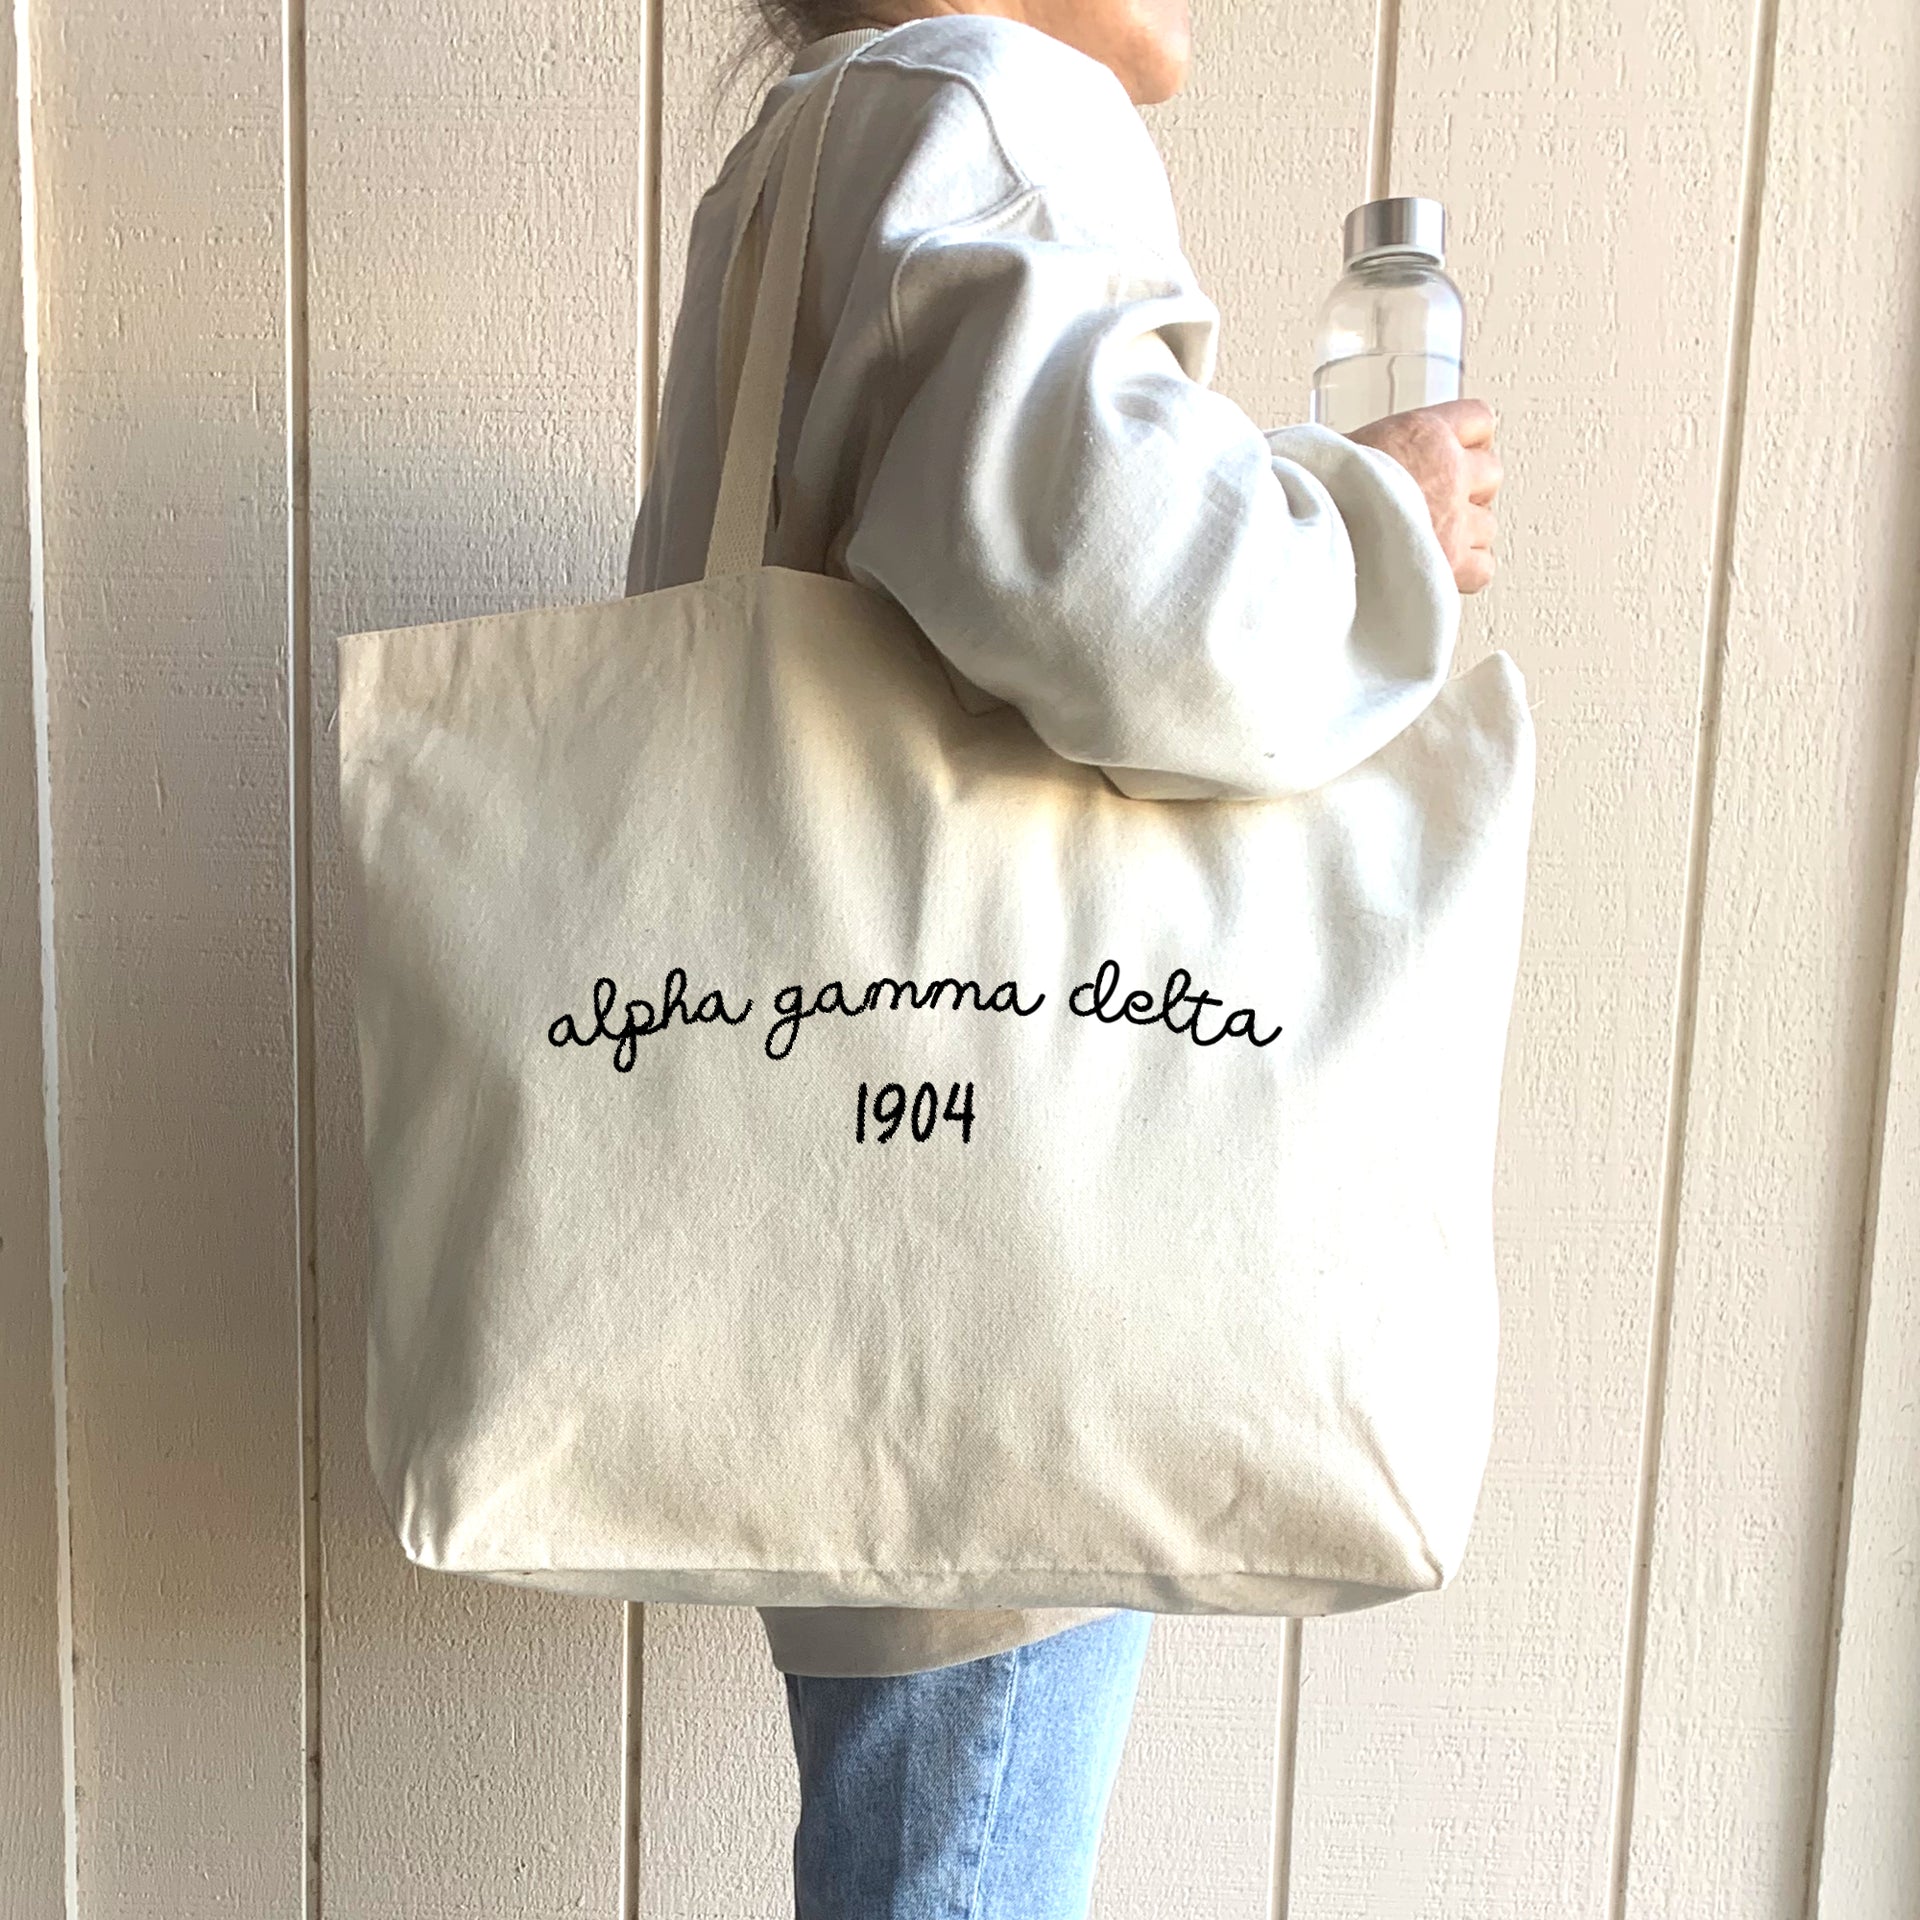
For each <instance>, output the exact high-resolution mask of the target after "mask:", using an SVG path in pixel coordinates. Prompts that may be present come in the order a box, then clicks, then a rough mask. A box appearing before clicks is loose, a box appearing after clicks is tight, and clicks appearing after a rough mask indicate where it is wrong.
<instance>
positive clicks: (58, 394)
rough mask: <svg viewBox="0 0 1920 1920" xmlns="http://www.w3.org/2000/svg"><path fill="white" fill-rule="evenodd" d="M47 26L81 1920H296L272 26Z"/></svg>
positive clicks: (296, 1527)
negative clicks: (281, 1917) (247, 1918)
mask: <svg viewBox="0 0 1920 1920" xmlns="http://www.w3.org/2000/svg"><path fill="white" fill-rule="evenodd" d="M29 17H30V18H31V20H32V22H33V35H34V42H33V47H32V60H33V68H34V73H35V76H36V80H37V98H36V100H35V103H34V112H35V136H36V138H35V152H36V156H37V168H38V200H39V207H38V213H39V261H38V266H39V272H40V276H41V284H42V301H43V305H42V311H41V319H42V335H41V341H42V360H41V377H42V398H41V424H42V433H43V464H42V473H43V479H44V489H45V496H44V497H45V595H46V599H45V606H46V646H47V657H48V679H49V697H50V727H51V767H52V782H51V785H52V827H53V845H54V852H55V883H56V884H55V896H54V899H55V907H56V921H55V929H54V931H55V955H56V968H57V975H58V982H59V1065H60V1088H59V1093H60V1122H61V1124H60V1167H61V1200H62V1206H63V1226H62V1231H63V1237H64V1247H65V1258H66V1270H67V1271H66V1294H65V1322H66V1378H67V1392H68V1401H69V1407H68V1413H69V1417H68V1437H69V1448H70V1462H71V1495H72V1498H71V1535H72V1582H73V1633H74V1666H75V1676H76V1677H75V1699H74V1714H75V1744H76V1769H77V1775H78V1793H79V1803H78V1835H77V1848H78V1872H79V1900H80V1908H81V1911H82V1912H83V1913H85V1914H87V1915H88V1916H89V1917H90V1920H106V1917H107V1916H111V1915H118V1914H127V1915H130V1916H132V1915H138V1916H145V1915H150V1914H156V1913H165V1914H168V1915H174V1916H179V1920H195V1917H196V1916H202V1915H207V1916H211V1915H216V1914H218V1915H231V1914H236V1913H275V1914H284V1913H295V1912H298V1911H299V1907H300V1899H301V1866H300V1811H301V1781H302V1768H301V1744H300V1693H301V1624H300V1544H299V1540H300V1449H299V1425H298V1414H297V1398H296V1393H295V1384H294V1383H295V1379H296V1353H297V1326H296V1317H295V1299H296V1289H295V1277H294V1270H293V1259H292V1244H291V1237H290V1231H289V1229H290V1220H291V1167H292V1146H291V1140H290V1127H289V1116H290V1106H289V1063H290V1045H289V1008H288V995H287V960H286V955H287V915H286V903H287V864H286V849H287V808H286V735H285V726H284V707H285V684H284V679H283V663H284V646H285V618H284V605H283V600H284V593H285V572H284V562H283V556H282V547H283V543H284V540H285V533H286V526H285V519H284V511H283V493H284V487H283V466H282V462H283V439H282V436H283V431H284V420H283V416H282V410H281V386H282V358H281V357H282V347H283V336H282V331H281V310H280V300H279V281H280V244H281V226H280V183H281V174H280V132H281V128H280V89H281V72H280V37H279V20H280V11H279V8H278V6H277V5H272V4H268V0H175V3H174V4H172V5H170V6H169V7H168V9H167V14H166V19H165V22H164V30H156V22H155V21H154V19H153V18H152V15H151V12H150V10H149V9H148V8H146V7H144V6H141V5H137V4H134V5H129V4H127V0H72V4H66V5H63V6H61V7H60V8H59V9H58V10H57V12H51V11H47V10H43V9H37V8H36V9H34V10H33V11H32V12H31V14H30V16H29Z"/></svg>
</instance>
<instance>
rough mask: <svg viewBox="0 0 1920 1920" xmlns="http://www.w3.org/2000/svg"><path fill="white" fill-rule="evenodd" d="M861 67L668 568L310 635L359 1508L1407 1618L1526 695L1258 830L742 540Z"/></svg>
mask: <svg viewBox="0 0 1920 1920" xmlns="http://www.w3.org/2000/svg"><path fill="white" fill-rule="evenodd" d="M843 65H844V63H837V64H836V65H835V66H834V67H832V68H830V69H827V70H826V71H825V73H824V74H823V76H822V82H821V83H820V84H818V85H816V86H814V87H813V88H811V89H808V90H805V91H803V93H802V94H801V96H800V97H801V100H802V101H803V103H804V104H803V105H802V106H801V107H800V108H799V109H797V110H796V112H795V114H794V116H793V117H792V119H791V120H790V121H789V131H790V133H791V136H792V137H790V138H789V139H787V140H786V141H785V142H784V145H783V151H784V153H785V154H786V155H787V164H786V166H785V168H784V171H783V173H782V175H781V177H780V180H779V182H778V191H777V193H776V194H775V196H774V198H775V209H774V213H773V217H772V221H771V226H770V230H769V235H768V242H767V251H766V264H765V267H764V269H763V270H762V272H761V274H760V278H759V285H758V291H757V294H756V297H755V300H754V304H753V308H752V319H751V327H750V330H749V332H748V337H747V346H746V351H745V356H744V362H743V364H742V368H741V374H740V382H739V389H738V395H739V397H738V403H737V405H736V407H735V408H734V411H733V416H732V429H731V434H730V438H729V442H728V446H727V451H726V460H725V467H724V474H723V479H722V485H721V494H720V505H719V511H718V515H717V518H716V521H715V525H714V532H713V541H712V547H711V550H710V553H709V558H708V568H707V574H706V577H705V578H704V579H702V580H699V581H696V582H692V583H689V584H686V585H683V586H678V587H672V588H668V589H666V590H664V591H660V592H655V593H648V594H641V595H637V596H633V597H629V598H623V599H617V600H609V601H604V602H601V603H598V604H594V605H587V606H574V607H564V608H545V609H539V610H535V611H530V612H519V613H510V614H501V615H496V616H490V617H486V618H480V619H469V620H455V621H448V622H445V623H441V624H436V625H429V626H416V627H410V628H403V629H397V630H390V631H385V632H374V633H360V634H354V635H351V636H349V637H347V638H344V639H342V640H341V641H340V643H339V647H340V669H341V674H340V689H341V690H340V710H339V727H340V778H341V798H342V804H343V815H344V820H345V830H346V845H347V851H348V855H349V871H350V878H351V883H352V885H351V893H350V902H351V906H352V910H353V914H354V920H355V925H356V936H357V939H358V942H359V950H358V967H359V971H358V980H357V989H356V991H357V1002H356V1013H357V1027H358V1038H359V1053H360V1067H361V1076H362V1091H363V1097H364V1114H363V1117H364V1124H365V1147H366V1164H367V1175H368V1182H369V1189H370V1205H371V1229H372V1232H371V1238H372V1246H371V1257H372V1266H371V1289H370V1299H369V1318H368V1328H367V1408H366V1435H367V1442H368V1446H369V1450H370V1455H371V1461H372V1465H373V1470H374V1474H375V1477H376V1479H377V1481H378V1484H379V1488H380V1493H381V1496H382V1498H383V1499H384V1501H385V1503H386V1506H387V1510H388V1514H389V1516H390V1519H391V1522H392V1524H393V1526H394V1528H395V1530H396V1532H397V1533H398V1536H399V1539H400V1542H401V1545H402V1546H403V1548H404V1549H405V1551H406V1553H407V1555H408V1556H409V1557H410V1558H411V1559H412V1560H413V1561H415V1562H417V1563H418V1564H419V1565H421V1566H424V1567H433V1568H439V1569H444V1570H446V1571H450V1572H457V1573H464V1574H470V1575H477V1576H482V1577H486V1578H490V1579H495V1580H511V1581H518V1582H523V1583H525V1584H527V1585H531V1586H536V1587H545V1588H552V1589H556V1590H561V1591H572V1592H579V1593H589V1594H600V1595H618V1596H624V1597H627V1598H632V1599H643V1600H674V1601H713V1602H733V1603H753V1604H764V1605H777V1606H812V1605H862V1604H891V1605H906V1606H937V1607H1044V1606H1062V1607H1078V1606H1130V1607H1142V1608H1148V1609H1153V1610H1156V1611H1162V1612H1244V1613H1320V1612H1329V1611H1334V1610H1339V1609H1345V1608H1351V1607H1359V1606H1366V1605H1369V1604H1372V1603H1374V1602H1378V1601H1384V1600H1389V1599H1392V1598H1395V1597H1397V1596H1400V1595H1404V1594H1408V1593H1412V1592H1415V1591H1420V1590H1425V1589H1432V1588H1436V1587H1438V1586H1440V1585H1441V1584H1442V1583H1443V1582H1444V1581H1446V1580H1447V1579H1448V1578H1449V1577H1450V1576H1451V1574H1452V1573H1453V1571H1454V1569H1455V1568H1456V1566H1457V1565H1458V1564H1459V1561H1460V1557H1461V1552H1462V1548H1463V1545H1464V1542H1465V1539H1466V1535H1467V1531H1468V1527H1469V1523H1470V1520H1471V1517H1472V1514H1473V1510H1474V1506H1475V1503H1476V1500H1477V1498H1478V1493H1479V1486H1480V1481H1481V1477H1482V1474H1483V1470H1484V1466H1485V1460H1486V1453H1487V1446H1488V1437H1489V1425H1490V1420H1491V1413H1492V1402H1493V1389H1494V1366H1495V1349H1496V1303H1495V1290H1494V1264H1493V1246H1492V1232H1491V1227H1492V1176H1493V1152H1494V1141H1495V1127H1496V1118H1497V1110H1498V1104H1499V1091H1500V1079H1501V1071H1502V1061H1503V1055H1504V1052H1505V1046H1506V1035H1507V1026H1508V1018H1509V1011H1510V1007H1511V1002H1512V992H1513V984H1514V976H1515V968H1516V963H1517V954H1518V943H1519V936H1520V927H1521V913H1522V902H1523V893H1524V888H1525V878H1526V862H1527V850H1528V839H1529V833H1530V824H1531V813H1532V789H1533V736H1532V731H1531V727H1530V724H1529V718H1528V711H1527V705H1526V701H1525V699H1524V697H1523V689H1522V683H1521V679H1520V675H1519V673H1518V671H1517V670H1516V668H1515V667H1514V664H1513V662H1512V661H1511V660H1510V659H1509V658H1508V657H1507V655H1505V654H1504V653H1496V654H1494V655H1492V656H1491V657H1490V658H1488V659H1487V660H1485V661H1483V662H1482V663H1481V664H1480V665H1478V666H1477V667H1475V668H1474V669H1473V670H1472V671H1471V672H1468V673H1465V674H1462V675H1459V676H1457V677H1456V678H1454V679H1452V680H1450V681H1448V682H1447V683H1445V684H1444V685H1443V686H1442V687H1440V688H1439V690H1438V691H1437V693H1436V695H1435V697H1434V698H1433V699H1432V701H1431V703H1430V704H1429V705H1428V706H1427V707H1426V709H1425V710H1424V711H1423V712H1422V713H1421V715H1420V717H1419V719H1418V720H1417V721H1416V722H1415V723H1414V724H1413V725H1411V726H1409V727H1408V728H1407V729H1406V730H1405V731H1404V732H1403V733H1401V734H1400V735H1398V736H1397V737H1395V738H1394V739H1393V740H1392V741H1391V742H1390V743H1389V744H1388V745H1387V746H1385V747H1384V748H1383V749H1381V750H1380V751H1379V752H1378V753H1376V754H1374V755H1373V756H1372V757H1371V758H1370V759H1368V760H1366V761H1364V762H1363V763H1362V764H1360V765H1359V766H1358V767H1356V768H1354V769H1353V770H1352V771H1351V772H1349V773H1347V774H1346V775H1344V776H1343V777H1341V778H1339V779H1337V780H1335V781H1333V782H1332V783H1331V784H1329V785H1327V786H1325V787H1323V788H1320V789H1318V790H1316V791H1314V792H1313V793H1311V794H1308V795H1305V796H1302V797H1296V798H1288V799H1283V800H1238V799H1214V800H1194V799H1180V800H1173V799H1149V798H1138V797H1130V795H1129V794H1128V793H1127V792H1125V791H1122V790H1120V788H1119V787H1117V786H1116V785H1115V784H1113V783H1112V782H1111V781H1110V780H1109V779H1108V778H1107V777H1105V776H1104V775H1103V774H1102V773H1101V772H1100V771H1098V770H1097V769H1095V768H1093V767H1090V766H1086V765H1082V764H1079V763H1077V762H1071V761H1067V760H1064V759H1061V758H1059V757H1057V756H1056V755H1054V754H1053V753H1052V752H1051V751H1050V750H1049V749H1048V748H1047V747H1045V746H1044V745H1043V744H1042V743H1041V741H1040V740H1039V739H1038V738H1037V737H1036V736H1035V734H1034V733H1033V732H1032V730H1031V729H1030V728H1029V726H1028V725H1027V724H1026V722H1025V721H1024V720H1023V719H1022V717H1021V716H1020V714H1019V713H1018V711H1017V710H1015V709H1014V708H1012V707H1010V706H1004V705H1003V706H999V707H996V708H994V709H993V710H991V711H988V712H985V713H979V712H972V711H969V709H968V707H967V706H965V705H963V704H962V703H961V701H960V700H959V698H958V697H957V696H956V693H955V690H954V686H953V684H952V683H951V682H950V680H949V679H948V677H947V674H946V672H945V670H944V668H943V666H942V664H941V659H940V656H939V655H938V654H937V653H936V652H935V651H934V649H933V647H932V646H931V644H930V643H929V642H928V641H927V639H926V638H925V637H924V636H923V635H922V634H921V633H920V632H919V631H918V629H917V628H916V627H915V626H914V625H913V623H912V622H911V621H910V620H909V619H908V618H907V617H906V615H905V614H904V613H903V612H902V611H901V610H900V609H899V608H898V607H897V606H895V605H894V604H892V603H891V602H889V601H887V600H885V599H884V598H883V597H881V596H880V595H878V594H876V593H873V592H870V591H868V590H867V589H865V588H863V587H861V586H859V585H856V584H854V583H852V582H849V581H847V580H843V579H838V578H830V577H827V576H824V575H816V574H809V573H800V572H795V571H791V570H787V569H782V568H778V567H768V566H764V565H762V564H761V554H762V551H763V536H764V532H765V526H766V507H767V502H768V499H769V494H770V488H771V482H772V472H773V462H774V448H775V439H776V432H777V427H778V422H779V414H780V406H781V401H782V397H783V393H784V390H785V384H786V372H787V362H788V354H789V350H790V346H791V341H792V335H793V326H794V316H795V308H796V303H797V299H798V294H799V287H800V273H801V264H802V261H803V258H804V249H805V246H806V238H807V227H808V224H809V219H810V214H811V206H812V199H813V189H814V176H815V167H816V165H817V161H818V154H819V143H820V138H821V134H822V132H823V129H824V126H825V123H826V116H827V112H828V110H829V108H830V106H831V103H832V98H833V91H834V88H835V86H837V83H838V78H839V74H840V71H841V70H842V68H843ZM760 144H761V147H762V148H763V149H770V148H771V147H772V146H773V144H774V142H773V141H772V140H771V139H769V140H763V141H762V142H761V143H760ZM763 163H764V155H763ZM757 197H758V196H757V194H750V195H749V201H750V203H751V202H752V201H753V200H755V199H757ZM1200 996H1204V998H1203V997H1200Z"/></svg>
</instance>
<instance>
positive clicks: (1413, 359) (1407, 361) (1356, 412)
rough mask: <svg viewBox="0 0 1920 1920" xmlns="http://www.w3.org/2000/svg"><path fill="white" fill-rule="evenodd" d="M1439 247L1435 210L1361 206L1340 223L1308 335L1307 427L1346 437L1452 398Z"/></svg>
mask: <svg viewBox="0 0 1920 1920" xmlns="http://www.w3.org/2000/svg"><path fill="white" fill-rule="evenodd" d="M1445 238H1446V210H1445V209H1444V208H1443V207H1442V206H1441V204H1440V202H1439V201H1438V200H1426V199H1421V198H1418V197H1416V196H1412V195H1402V196H1400V197H1398V198H1395V199H1391V200H1369V201H1367V202H1366V203H1365V204H1364V205H1362V206H1358V207H1355V208H1354V210H1353V211H1352V212H1351V213H1350V214H1348V215H1347V218H1346V225H1345V228H1344V230H1343V239H1344V243H1345V255H1346V259H1345V266H1346V271H1345V272H1344V273H1342V274H1341V276H1340V278H1339V280H1338V281H1336V282H1335V284H1334V288H1333V291H1332V292H1331V293H1330V294H1328V296H1327V298H1326V302H1325V304H1324V305H1323V306H1322V307H1321V309H1320V315H1319V319H1318V321H1317V322H1316V324H1315V328H1314V354H1313V358H1314V371H1313V400H1312V413H1311V416H1310V417H1311V418H1312V419H1314V420H1317V421H1319V422H1321V423H1322V424H1323V425H1326V426H1329V427H1332V428H1333V429H1334V431H1335V432H1336V433H1351V432H1352V431H1353V429H1354V428H1355V427H1362V426H1365V425H1366V424H1367V422H1368V421H1370V420H1378V419H1379V418H1380V417H1381V415H1382V414H1387V413H1404V412H1405V411H1406V410H1407V409H1408V408H1409V407H1427V406H1432V405H1434V404H1435V403H1436V402H1438V401H1441V400H1457V399H1458V398H1459V397H1460V378H1461V371H1462V367H1463V365H1464V361H1465V354H1464V352H1463V347H1464V341H1465V335H1466V310H1465V307H1464V305H1463V304H1462V302H1461V299H1460V289H1459V288H1458V287H1456V286H1455V285H1454V284H1453V282H1452V281H1451V280H1450V279H1449V278H1448V277H1447V274H1446V271H1445V267H1444V261H1445V258H1446V254H1445Z"/></svg>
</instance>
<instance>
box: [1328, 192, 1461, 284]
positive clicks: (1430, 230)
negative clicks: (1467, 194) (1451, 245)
mask: <svg viewBox="0 0 1920 1920" xmlns="http://www.w3.org/2000/svg"><path fill="white" fill-rule="evenodd" d="M1341 238H1342V240H1343V241H1344V242H1345V246H1346V256H1347V257H1346V261H1345V265H1347V266H1349V267H1350V266H1352V265H1353V263H1354V262H1355V261H1356V260H1364V259H1366V258H1367V257H1368V256H1369V255H1370V254H1375V253H1418V254H1423V255H1425V257H1426V258H1427V259H1429V260H1431V261H1432V262H1433V263H1434V265H1435V266H1439V265H1442V264H1443V263H1444V262H1445V260H1446V238H1447V210H1446V208H1445V207H1443V206H1442V205H1441V204H1440V202H1439V201H1438V200H1425V199H1422V198H1421V197H1420V196H1419V195H1417V194H1400V195H1398V196H1396V197H1395V198H1393V199H1391V200H1369V201H1367V202H1365V203H1364V204H1363V205H1361V206H1357V207H1355V208H1354V210H1353V211H1352V212H1351V213H1350V214H1348V215H1347V218H1346V224H1345V226H1344V228H1343V229H1342V233H1341Z"/></svg>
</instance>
